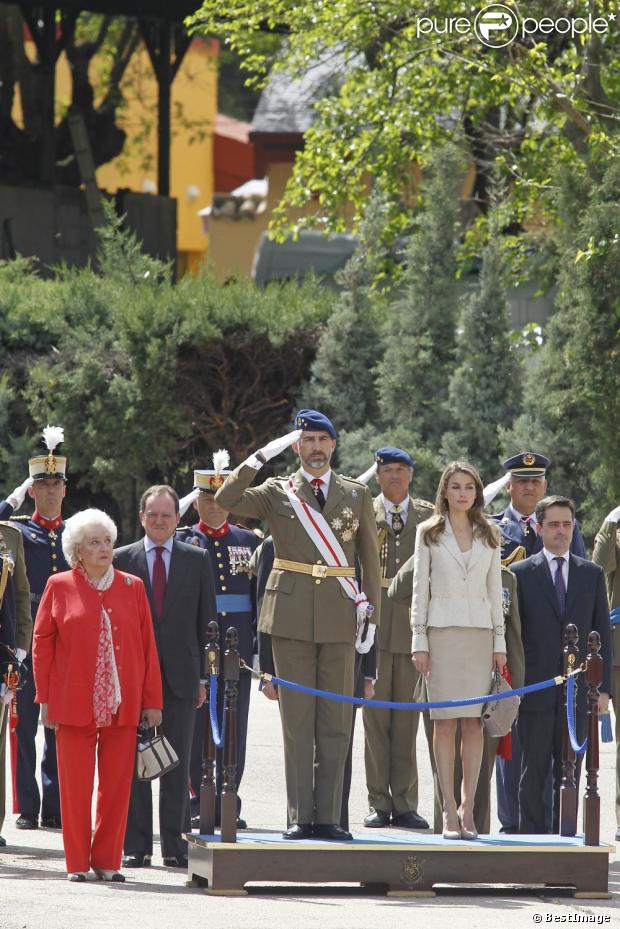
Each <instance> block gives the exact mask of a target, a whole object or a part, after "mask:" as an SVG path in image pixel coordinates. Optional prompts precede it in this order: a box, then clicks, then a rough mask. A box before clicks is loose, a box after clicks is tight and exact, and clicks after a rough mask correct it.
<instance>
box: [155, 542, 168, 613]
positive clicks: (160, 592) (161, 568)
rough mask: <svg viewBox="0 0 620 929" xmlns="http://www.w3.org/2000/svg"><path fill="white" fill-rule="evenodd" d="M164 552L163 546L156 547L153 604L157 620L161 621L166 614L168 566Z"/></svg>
mask: <svg viewBox="0 0 620 929" xmlns="http://www.w3.org/2000/svg"><path fill="white" fill-rule="evenodd" d="M163 550H164V547H163V545H157V546H156V547H155V563H154V565H153V585H152V586H153V603H154V604H155V613H156V614H157V615H156V617H155V618H156V620H157V622H159V621H160V620H161V617H162V614H163V612H164V600H165V598H166V583H167V581H166V565H165V564H164V559H163V557H162V552H163Z"/></svg>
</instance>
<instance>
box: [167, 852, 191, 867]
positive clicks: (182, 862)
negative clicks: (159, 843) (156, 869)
mask: <svg viewBox="0 0 620 929" xmlns="http://www.w3.org/2000/svg"><path fill="white" fill-rule="evenodd" d="M163 862H164V867H165V868H184V869H185V870H187V865H188V861H187V855H177V856H176V857H174V856H172V857H170V858H164V859H163Z"/></svg>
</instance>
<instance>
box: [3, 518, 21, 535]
mask: <svg viewBox="0 0 620 929" xmlns="http://www.w3.org/2000/svg"><path fill="white" fill-rule="evenodd" d="M0 526H4V528H5V529H10V530H11V532H19V529H16V528H15V526H12V525H11V524H10V522H9V521H8V519H0Z"/></svg>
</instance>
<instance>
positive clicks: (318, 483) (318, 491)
mask: <svg viewBox="0 0 620 929" xmlns="http://www.w3.org/2000/svg"><path fill="white" fill-rule="evenodd" d="M310 483H311V484H312V493H313V494H314V496H315V497H316V499H317V500H318V503H319V506H320V507H321V509H323V507H324V506H325V494H324V493H323V490H322V487H323V484H324V483H325V481H322V480H321V478H320V477H315V478H314V480H313V481H310Z"/></svg>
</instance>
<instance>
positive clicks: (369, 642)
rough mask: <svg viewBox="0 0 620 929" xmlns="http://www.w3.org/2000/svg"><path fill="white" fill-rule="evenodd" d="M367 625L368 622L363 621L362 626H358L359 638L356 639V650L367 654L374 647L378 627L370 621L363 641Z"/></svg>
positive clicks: (361, 653) (359, 653)
mask: <svg viewBox="0 0 620 929" xmlns="http://www.w3.org/2000/svg"><path fill="white" fill-rule="evenodd" d="M365 625H366V622H365V621H364V622H363V623H361V625H360V626H358V629H357V638H356V640H355V651H356V652H357V653H358V655H365V654H367V652H369V651H370V649H371V648H372V646H373V643H374V641H375V629H376V628H377V627H376V625H375V624H374V623H368V629H367V631H366V638H365V639H364V641H363V642H362V636H363V634H364V626H365Z"/></svg>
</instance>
